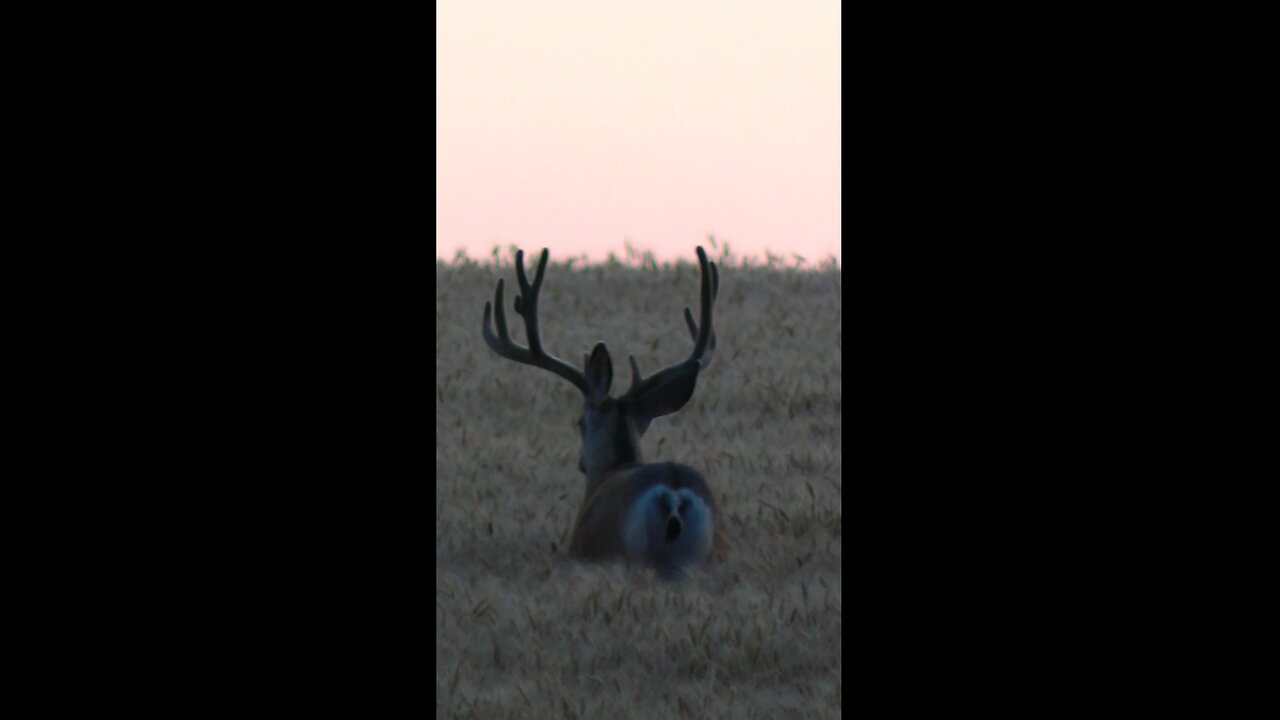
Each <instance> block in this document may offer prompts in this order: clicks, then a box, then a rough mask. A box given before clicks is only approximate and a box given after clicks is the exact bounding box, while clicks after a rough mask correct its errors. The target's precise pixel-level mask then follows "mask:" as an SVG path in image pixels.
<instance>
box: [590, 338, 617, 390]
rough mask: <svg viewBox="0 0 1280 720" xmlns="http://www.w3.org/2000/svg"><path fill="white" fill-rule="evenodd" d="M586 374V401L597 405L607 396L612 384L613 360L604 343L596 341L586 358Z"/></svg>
mask: <svg viewBox="0 0 1280 720" xmlns="http://www.w3.org/2000/svg"><path fill="white" fill-rule="evenodd" d="M586 375H587V402H589V403H591V404H592V405H599V404H600V403H602V402H604V401H605V399H607V398H608V397H609V386H610V385H612V384H613V361H612V360H610V359H609V349H608V348H607V347H605V345H604V343H596V346H595V349H593V350H592V351H591V356H590V357H588V358H587V367H586Z"/></svg>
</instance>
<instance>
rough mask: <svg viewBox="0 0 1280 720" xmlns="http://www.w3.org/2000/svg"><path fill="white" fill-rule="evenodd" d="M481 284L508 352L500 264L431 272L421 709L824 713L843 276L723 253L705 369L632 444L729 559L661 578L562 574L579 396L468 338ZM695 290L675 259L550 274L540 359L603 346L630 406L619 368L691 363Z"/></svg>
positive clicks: (832, 700) (832, 708)
mask: <svg viewBox="0 0 1280 720" xmlns="http://www.w3.org/2000/svg"><path fill="white" fill-rule="evenodd" d="M526 261H527V264H528V266H529V267H528V269H529V273H530V277H531V278H532V275H533V273H534V267H536V261H537V256H536V254H533V253H530V257H527V258H526ZM553 261H554V258H553ZM499 277H503V278H506V285H507V288H506V293H505V295H506V297H505V302H506V303H507V308H506V310H507V315H508V322H509V325H510V327H511V331H512V336H513V337H514V338H515V339H516V340H518V341H519V342H521V343H524V342H525V341H526V338H525V335H524V327H523V323H522V322H521V320H520V319H519V316H517V315H516V314H515V313H514V312H513V311H512V310H511V307H510V303H511V301H512V297H513V296H514V294H515V272H514V269H513V268H512V267H511V266H510V264H509V262H508V263H505V264H504V267H494V266H493V265H492V264H477V263H453V264H444V263H438V264H437V266H436V282H437V297H436V323H437V324H436V327H437V330H436V427H437V432H438V436H437V444H436V473H437V474H436V478H437V479H436V483H437V484H436V668H437V669H436V697H437V715H438V716H440V717H467V716H475V717H481V718H506V717H511V718H539V717H569V718H574V717H576V718H598V717H612V718H631V717H637V718H645V717H652V718H673V717H725V718H752V717H760V718H768V717H839V715H840V706H841V684H840V629H841V616H840V608H841V601H840V588H841V576H840V554H841V549H840V540H841V522H842V519H841V510H840V494H841V479H840V467H841V465H840V407H841V405H840V403H841V400H840V345H841V316H840V296H841V285H840V275H839V272H838V271H837V270H834V269H826V270H821V271H803V270H796V269H789V268H763V267H758V266H757V267H744V266H731V265H730V266H726V265H725V263H724V259H723V258H722V259H721V271H720V281H721V287H720V295H719V298H718V300H717V302H716V308H715V312H716V314H715V328H716V334H717V338H718V347H717V350H716V356H715V359H714V360H713V362H712V363H711V365H710V367H708V368H707V369H706V370H705V371H704V372H703V373H702V375H701V376H700V377H699V379H698V387H697V390H696V391H695V393H694V396H693V399H692V400H690V402H689V404H688V405H686V406H685V408H684V409H683V410H681V411H680V412H678V413H676V414H674V415H671V416H668V417H664V418H659V419H658V420H655V421H654V423H653V425H652V426H651V427H650V429H649V431H648V433H647V434H646V436H645V439H644V443H643V445H644V450H645V459H646V460H648V461H650V462H653V461H659V460H673V461H678V462H682V463H685V464H688V465H691V466H693V467H695V468H697V469H698V470H700V471H701V472H702V473H703V475H704V476H705V477H706V478H707V480H708V482H709V483H710V485H711V487H712V489H713V491H714V492H715V493H716V496H717V499H718V501H719V504H720V513H721V515H720V518H721V521H720V528H719V530H720V531H721V532H724V533H726V535H727V538H728V541H729V545H730V548H729V550H728V552H727V553H725V554H724V555H723V556H722V557H718V558H715V560H714V561H713V562H711V563H709V564H708V565H706V566H705V567H704V568H701V569H699V570H696V571H694V572H693V573H691V575H690V577H689V578H688V579H687V580H686V581H684V582H682V583H679V584H669V583H664V582H662V581H660V580H657V579H656V578H655V577H653V576H652V575H651V574H649V573H646V572H640V571H631V570H627V569H626V568H624V567H623V566H621V565H620V564H614V565H598V566H597V565H582V564H579V563H576V562H573V561H570V560H569V559H568V558H567V556H566V553H565V545H566V543H567V541H568V536H569V532H570V531H571V525H572V522H573V519H574V517H575V514H576V511H577V508H578V504H579V503H580V502H581V500H582V493H583V482H584V481H583V477H582V475H581V474H580V473H579V472H578V470H577V461H578V449H579V445H578V433H577V430H576V427H575V425H574V423H575V422H576V420H577V418H578V416H579V414H580V413H581V405H582V400H581V396H580V395H579V394H578V393H577V390H575V389H574V388H573V387H572V386H571V385H570V384H569V383H567V382H565V381H563V380H562V379H560V378H557V377H555V376H554V375H552V374H550V373H548V372H545V371H541V370H537V369H534V368H530V367H526V366H521V365H517V364H515V363H512V362H510V361H507V360H503V359H501V358H499V357H498V356H496V355H494V354H493V353H492V352H491V351H490V350H489V348H488V347H487V346H486V345H485V344H484V342H483V340H482V339H481V336H480V319H481V315H482V310H483V307H484V302H485V301H486V300H491V299H492V298H493V290H494V287H495V285H496V283H497V280H498V278H499ZM697 278H698V271H697V267H696V264H693V263H680V264H677V265H675V266H670V267H665V268H662V269H658V268H649V269H638V268H635V267H631V266H628V265H625V264H621V263H618V264H613V265H604V266H592V267H588V268H582V267H578V268H573V269H570V268H569V267H566V266H565V265H562V264H556V263H554V262H553V263H552V264H550V265H549V266H548V267H547V271H546V279H545V281H544V284H543V288H542V294H541V297H540V299H539V314H540V317H539V323H540V328H541V330H542V338H543V344H544V346H545V347H546V348H547V349H548V351H550V352H552V353H553V354H556V355H559V356H560V357H562V358H564V359H566V360H569V361H570V362H572V363H574V364H579V363H580V362H581V358H582V354H583V353H584V352H586V351H587V350H589V349H590V348H591V347H592V345H594V344H595V342H597V341H599V340H604V341H605V342H606V343H607V344H608V345H609V350H610V354H611V355H612V356H613V360H614V389H615V392H617V391H621V390H625V388H626V386H627V384H629V383H630V377H629V376H630V369H629V368H628V366H627V362H626V357H627V355H628V354H634V355H635V356H636V360H637V362H638V363H639V364H640V369H641V371H642V372H644V373H645V374H646V375H648V374H651V373H653V372H656V371H657V370H658V369H660V368H661V367H665V366H666V365H669V364H672V363H674V362H677V361H679V360H682V359H683V358H684V357H686V356H687V355H688V353H689V351H690V350H691V349H692V347H691V342H690V340H689V336H688V332H687V330H686V329H685V326H684V320H683V318H682V312H683V308H684V306H685V305H690V306H695V307H696V304H697V298H698V281H697Z"/></svg>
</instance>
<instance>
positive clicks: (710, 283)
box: [684, 246, 720, 368]
mask: <svg viewBox="0 0 1280 720" xmlns="http://www.w3.org/2000/svg"><path fill="white" fill-rule="evenodd" d="M698 264H699V265H701V266H702V307H701V311H702V322H701V323H700V325H701V332H699V323H695V322H694V321H693V312H692V311H690V310H689V308H688V306H685V309H684V321H685V323H686V324H688V326H689V335H690V336H692V337H693V342H694V347H693V354H692V355H690V356H689V357H690V359H692V360H697V361H698V364H699V365H700V366H701V367H704V368H705V367H706V366H708V365H710V364H711V357H712V355H713V354H714V351H715V349H716V331H715V328H713V327H712V324H711V306H712V305H713V304H714V303H715V300H716V296H717V295H719V294H720V271H719V269H717V268H716V264H715V263H714V262H710V261H708V260H707V253H706V251H705V250H703V249H702V247H701V246H699V247H698Z"/></svg>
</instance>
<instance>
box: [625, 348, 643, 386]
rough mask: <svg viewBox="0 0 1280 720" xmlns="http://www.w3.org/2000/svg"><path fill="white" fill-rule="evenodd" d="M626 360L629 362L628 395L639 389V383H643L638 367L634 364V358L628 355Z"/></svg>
mask: <svg viewBox="0 0 1280 720" xmlns="http://www.w3.org/2000/svg"><path fill="white" fill-rule="evenodd" d="M627 359H629V360H630V361H631V387H630V388H628V389H627V392H628V393H629V392H631V391H632V390H635V389H636V388H638V387H640V383H642V382H644V377H643V376H641V375H640V366H639V365H637V364H636V356H635V355H628V356H627Z"/></svg>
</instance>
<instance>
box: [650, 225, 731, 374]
mask: <svg viewBox="0 0 1280 720" xmlns="http://www.w3.org/2000/svg"><path fill="white" fill-rule="evenodd" d="M698 264H699V265H700V266H701V267H702V313H701V315H702V317H701V320H702V322H701V332H699V323H695V322H694V321H693V312H692V311H691V310H689V307H688V306H687V305H686V306H685V308H684V321H685V322H686V323H687V324H688V325H689V336H690V337H692V338H693V352H692V353H691V354H690V355H689V357H688V359H686V360H684V361H683V362H679V363H676V364H675V365H672V366H671V367H668V368H664V369H663V370H661V371H659V372H658V374H656V375H653V376H652V377H649V378H645V377H643V376H642V375H641V374H640V366H639V365H637V364H636V358H635V356H634V355H631V356H629V358H628V359H629V360H630V361H631V387H630V388H629V389H628V390H627V394H628V395H632V394H635V393H636V392H637V391H640V390H641V389H642V388H643V387H644V386H645V385H647V384H649V383H652V382H653V381H654V379H655V378H659V377H661V376H662V375H663V373H666V372H668V371H671V370H673V369H675V368H677V367H680V366H681V365H684V364H685V363H687V362H691V361H693V362H697V363H698V369H699V370H702V369H705V368H706V367H707V366H708V365H710V364H711V358H712V356H713V355H714V354H715V349H716V331H715V329H714V328H712V326H711V307H712V305H714V304H715V301H716V295H718V294H719V292H720V271H719V270H718V269H717V268H716V264H715V263H714V262H709V261H708V260H707V253H706V251H705V250H703V249H702V247H701V246H699V247H698Z"/></svg>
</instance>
